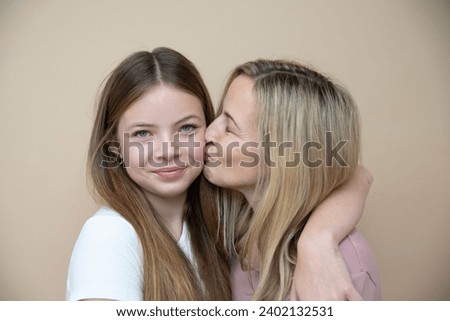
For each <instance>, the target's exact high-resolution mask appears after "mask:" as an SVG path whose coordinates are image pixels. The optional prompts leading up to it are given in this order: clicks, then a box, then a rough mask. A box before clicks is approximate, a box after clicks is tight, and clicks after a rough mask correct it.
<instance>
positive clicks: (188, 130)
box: [131, 124, 199, 138]
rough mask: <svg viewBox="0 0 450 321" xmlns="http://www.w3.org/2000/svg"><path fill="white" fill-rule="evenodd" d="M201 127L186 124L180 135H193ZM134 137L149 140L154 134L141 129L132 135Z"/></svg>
mask: <svg viewBox="0 0 450 321" xmlns="http://www.w3.org/2000/svg"><path fill="white" fill-rule="evenodd" d="M198 127H199V126H198V125H196V124H184V125H182V126H181V127H180V128H179V129H178V133H182V134H190V133H193V132H194V131H195V130H196V129H197V128H198ZM131 136H132V137H136V138H149V137H151V136H153V133H152V132H151V131H150V130H147V129H139V130H136V131H134V132H133V133H132V135H131Z"/></svg>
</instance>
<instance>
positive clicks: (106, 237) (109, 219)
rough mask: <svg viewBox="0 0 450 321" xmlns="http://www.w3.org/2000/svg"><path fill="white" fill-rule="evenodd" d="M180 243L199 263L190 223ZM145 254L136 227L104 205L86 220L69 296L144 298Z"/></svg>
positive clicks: (69, 279) (70, 274)
mask: <svg viewBox="0 0 450 321" xmlns="http://www.w3.org/2000/svg"><path fill="white" fill-rule="evenodd" d="M178 245H179V246H180V248H181V249H182V250H183V252H184V253H185V254H186V256H187V258H188V259H189V260H190V261H191V262H193V265H194V267H195V266H196V264H195V260H194V258H193V255H192V248H191V242H190V236H189V231H188V228H187V224H186V223H184V224H183V231H182V234H181V237H180V240H179V241H178ZM142 290H143V257H142V247H141V243H140V241H139V237H138V235H137V234H136V232H135V230H134V228H133V227H132V226H131V224H130V223H128V221H126V220H125V219H124V218H123V217H122V216H121V215H120V214H118V213H117V212H115V211H113V210H111V209H108V208H101V209H100V210H99V211H98V212H97V213H96V214H95V215H94V216H93V217H91V218H90V219H89V220H87V222H86V223H85V224H84V226H83V228H82V230H81V232H80V235H79V237H78V240H77V242H76V244H75V247H74V250H73V253H72V258H71V260H70V264H69V271H68V276H67V292H66V300H81V299H111V300H124V301H139V300H142V299H143V297H142Z"/></svg>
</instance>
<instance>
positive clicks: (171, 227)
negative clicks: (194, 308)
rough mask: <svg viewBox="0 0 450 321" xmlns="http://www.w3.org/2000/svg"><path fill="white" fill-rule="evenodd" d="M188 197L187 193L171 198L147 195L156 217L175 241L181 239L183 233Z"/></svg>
mask: <svg viewBox="0 0 450 321" xmlns="http://www.w3.org/2000/svg"><path fill="white" fill-rule="evenodd" d="M186 196H187V192H185V193H183V194H181V195H177V196H175V197H170V198H165V197H160V196H156V195H153V194H147V198H148V199H149V201H150V203H151V204H152V206H153V208H154V210H155V212H156V215H157V216H158V218H159V219H160V220H161V222H162V223H163V224H164V226H165V227H166V228H167V230H168V231H169V232H170V234H172V236H173V237H174V238H175V240H179V239H180V237H181V232H182V231H183V219H184V212H185V205H186Z"/></svg>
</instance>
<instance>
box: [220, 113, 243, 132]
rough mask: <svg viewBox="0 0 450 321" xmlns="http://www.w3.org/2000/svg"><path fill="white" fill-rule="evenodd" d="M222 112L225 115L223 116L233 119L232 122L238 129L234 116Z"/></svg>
mask: <svg viewBox="0 0 450 321" xmlns="http://www.w3.org/2000/svg"><path fill="white" fill-rule="evenodd" d="M223 114H224V115H225V117H227V118H229V119H231V120H232V121H233V123H234V124H235V125H236V127H237V128H238V129H239V130H240V129H241V128H240V127H239V126H238V124H237V123H236V121H235V120H234V118H233V117H232V116H231V115H230V114H229V113H228V112H226V111H224V112H223Z"/></svg>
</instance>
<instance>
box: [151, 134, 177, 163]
mask: <svg viewBox="0 0 450 321" xmlns="http://www.w3.org/2000/svg"><path fill="white" fill-rule="evenodd" d="M152 148H153V150H152V151H150V152H151V153H152V155H153V158H154V159H155V161H161V160H168V161H170V160H172V159H173V158H174V157H176V156H177V155H176V151H175V148H174V139H173V137H169V136H167V137H166V135H165V136H164V137H160V138H159V139H155V140H154V141H153V146H152Z"/></svg>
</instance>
